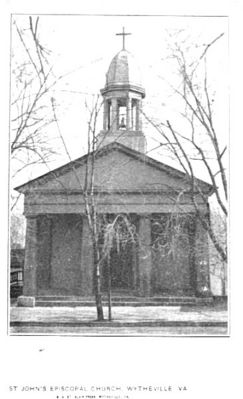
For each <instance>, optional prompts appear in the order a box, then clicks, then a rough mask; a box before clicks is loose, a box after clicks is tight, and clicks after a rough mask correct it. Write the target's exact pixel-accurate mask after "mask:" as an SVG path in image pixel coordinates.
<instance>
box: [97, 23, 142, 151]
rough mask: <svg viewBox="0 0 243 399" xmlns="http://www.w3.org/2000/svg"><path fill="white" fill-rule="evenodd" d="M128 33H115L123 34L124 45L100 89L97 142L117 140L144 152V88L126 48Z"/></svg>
mask: <svg viewBox="0 0 243 399" xmlns="http://www.w3.org/2000/svg"><path fill="white" fill-rule="evenodd" d="M129 34H130V33H125V31H124V28H123V32H122V33H117V35H121V36H122V38H123V48H122V50H121V51H120V52H119V53H118V54H116V56H115V57H114V58H113V59H112V61H111V63H110V66H109V69H108V72H107V74H106V84H105V87H104V88H103V89H101V94H102V96H103V103H104V116H103V130H102V131H101V132H100V134H99V135H98V146H99V147H102V146H105V145H107V144H109V143H111V142H119V143H121V144H124V145H125V146H127V147H130V148H132V149H134V150H137V151H139V152H142V153H145V151H146V139H145V136H144V134H143V132H142V112H141V110H142V100H143V98H144V97H145V90H144V88H143V87H142V84H141V78H140V70H139V68H138V66H137V65H136V62H135V60H134V57H133V56H132V54H130V53H129V52H128V51H127V50H126V49H125V37H126V35H129Z"/></svg>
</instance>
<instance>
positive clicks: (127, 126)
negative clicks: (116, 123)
mask: <svg viewBox="0 0 243 399" xmlns="http://www.w3.org/2000/svg"><path fill="white" fill-rule="evenodd" d="M126 107H127V121H126V129H127V130H130V128H131V119H132V118H131V111H132V99H131V98H128V99H127V101H126Z"/></svg>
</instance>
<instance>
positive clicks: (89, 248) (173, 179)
mask: <svg viewBox="0 0 243 399" xmlns="http://www.w3.org/2000/svg"><path fill="white" fill-rule="evenodd" d="M124 38H125V34H124V30H123V49H122V50H121V51H120V52H119V53H118V54H117V55H116V56H115V57H114V58H113V59H112V61H111V63H110V66H109V69H108V72H107V74H106V83H105V87H104V88H103V89H102V90H101V94H102V96H103V109H104V112H103V114H104V118H103V129H102V130H101V132H100V133H99V134H98V136H97V142H96V151H95V157H94V159H95V162H94V164H93V165H94V193H95V194H94V195H95V204H96V207H97V212H98V214H100V215H106V217H107V218H112V217H114V216H116V215H118V214H121V215H127V219H129V221H130V223H132V225H133V226H135V227H134V230H135V233H136V234H135V235H134V237H135V238H133V239H132V240H128V241H127V243H126V244H125V245H122V246H120V248H119V246H118V245H116V242H115V239H114V243H113V247H112V249H111V251H110V264H111V290H112V293H113V295H114V296H115V295H119V296H124V297H125V298H128V297H129V298H131V297H132V298H134V299H135V298H140V300H141V301H142V299H144V301H145V300H146V301H149V300H150V301H152V300H159V298H161V303H162V302H163V301H165V300H166V298H167V300H169V299H171V300H173V299H174V300H175V299H176V298H181V300H182V301H183V299H184V300H185V298H191V299H193V298H194V299H196V298H198V297H199V298H200V297H202V296H205V293H207V296H208V297H210V276H209V259H208V238H207V233H206V231H205V230H204V228H203V226H202V223H201V221H200V220H199V219H198V217H197V214H196V211H195V207H194V205H193V202H192V196H191V192H190V191H191V184H190V181H189V177H188V176H187V175H186V174H184V173H182V172H181V171H179V170H176V169H174V168H172V167H170V166H168V165H165V164H164V163H162V162H158V161H156V160H154V159H152V158H151V157H149V156H148V155H146V151H147V150H146V138H145V136H144V133H143V129H142V103H143V99H144V97H145V89H144V88H143V85H142V82H141V79H140V72H139V69H138V67H137V65H136V63H135V61H134V58H133V56H132V55H131V54H130V53H129V52H128V51H127V50H126V49H125V45H124ZM88 156H89V155H88V154H87V155H84V156H82V157H81V158H79V159H77V160H74V161H72V162H69V163H68V164H66V165H64V166H62V167H60V168H58V169H55V170H53V171H51V172H49V173H47V174H45V175H42V176H40V177H38V178H36V179H33V180H31V181H29V182H28V183H26V184H24V185H21V186H20V187H18V188H17V190H18V191H19V192H20V193H23V194H24V196H25V202H24V214H25V217H26V221H27V224H26V246H25V264H24V287H23V296H21V297H19V305H26V306H34V305H41V304H44V303H45V301H52V300H53V301H54V300H58V299H59V300H65V298H66V300H68V298H70V297H72V298H73V297H77V298H79V299H80V301H81V299H82V297H83V298H88V297H92V296H93V293H94V278H93V275H94V272H93V269H94V266H93V263H94V262H93V245H92V240H91V237H90V229H89V224H88V220H87V216H86V208H85V199H84V194H83V191H82V185H83V184H84V181H85V175H86V163H87V158H88ZM77 176H78V179H77ZM197 186H198V187H200V191H201V192H203V194H204V198H205V197H206V198H208V197H209V195H210V194H211V193H212V187H211V186H210V185H209V184H207V183H205V182H203V181H201V180H197ZM194 195H195V194H194ZM200 198H201V196H200V195H198V198H197V204H198V207H199V208H200V214H201V215H202V214H203V217H205V218H207V219H208V218H209V207H208V204H207V203H205V201H203V200H202V199H200ZM106 275H107V273H106V265H105V263H104V266H103V268H102V267H101V283H102V290H103V292H106V290H107V281H106V279H107V278H106ZM80 303H81V302H80Z"/></svg>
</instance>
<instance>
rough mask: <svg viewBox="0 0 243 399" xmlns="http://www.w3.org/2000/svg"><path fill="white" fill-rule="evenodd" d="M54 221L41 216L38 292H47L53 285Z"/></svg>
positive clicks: (46, 216) (48, 217)
mask: <svg viewBox="0 0 243 399" xmlns="http://www.w3.org/2000/svg"><path fill="white" fill-rule="evenodd" d="M51 252H52V219H51V217H50V216H48V215H42V216H39V223H38V268H37V290H38V292H39V290H43V291H44V292H46V291H47V290H48V289H49V288H50V285H51Z"/></svg>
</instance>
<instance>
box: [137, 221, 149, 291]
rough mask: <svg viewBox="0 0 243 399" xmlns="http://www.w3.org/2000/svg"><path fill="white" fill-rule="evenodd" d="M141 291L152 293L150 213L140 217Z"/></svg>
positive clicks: (139, 256) (139, 260)
mask: <svg viewBox="0 0 243 399" xmlns="http://www.w3.org/2000/svg"><path fill="white" fill-rule="evenodd" d="M138 236H139V238H138V239H139V255H138V258H139V259H138V262H139V293H140V295H141V296H149V295H150V294H151V273H152V251H151V221H150V218H149V216H148V215H142V216H140V219H139V228H138Z"/></svg>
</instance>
